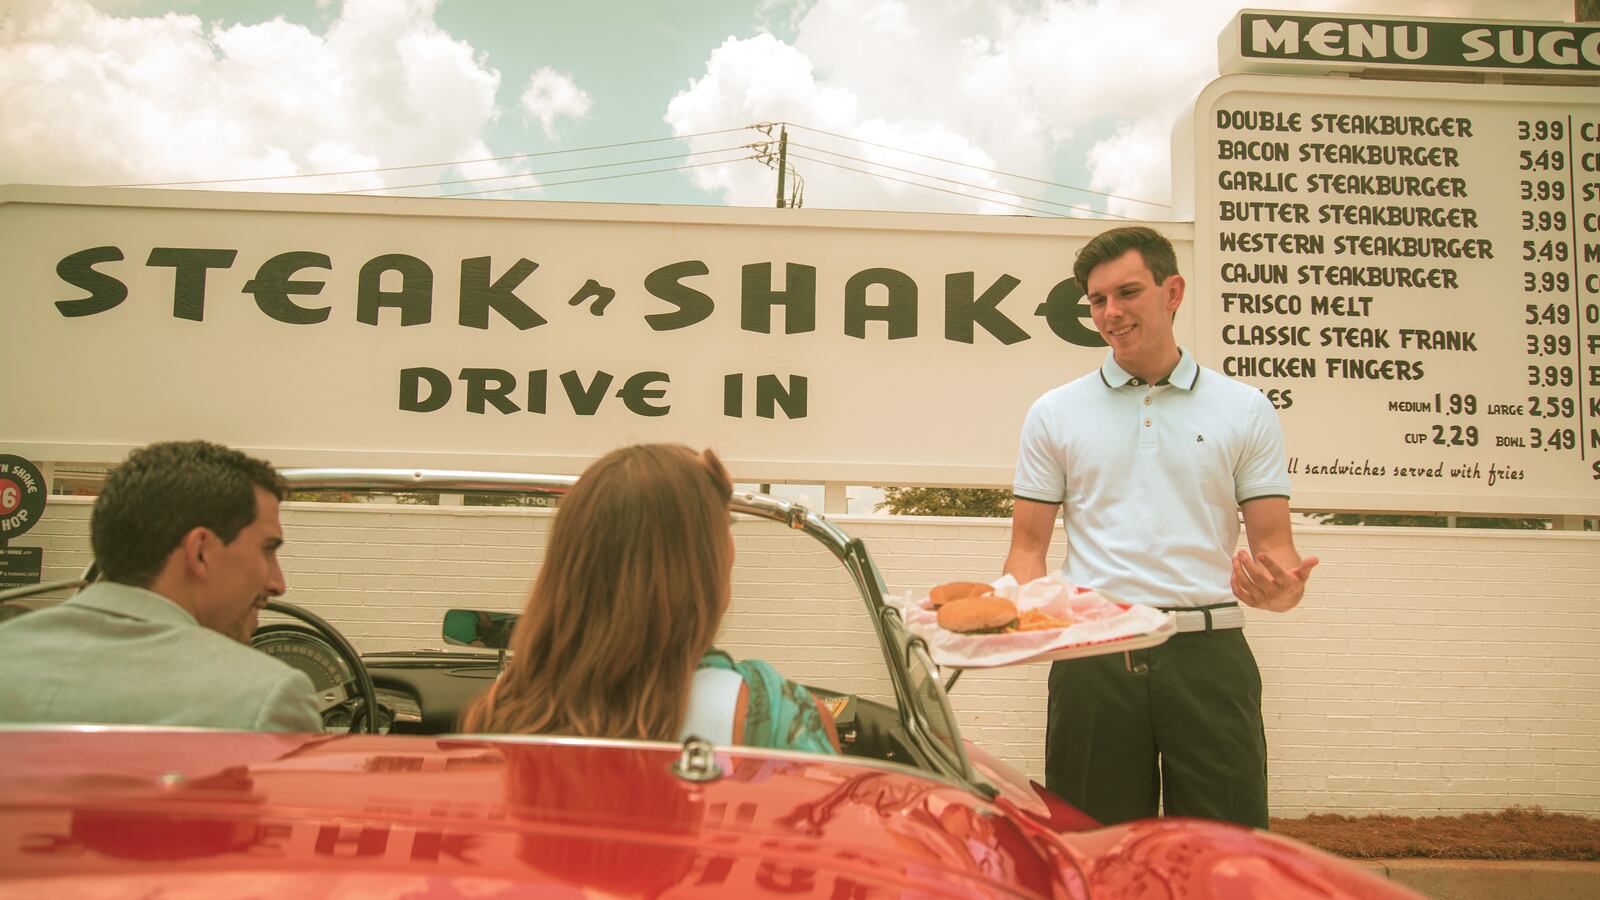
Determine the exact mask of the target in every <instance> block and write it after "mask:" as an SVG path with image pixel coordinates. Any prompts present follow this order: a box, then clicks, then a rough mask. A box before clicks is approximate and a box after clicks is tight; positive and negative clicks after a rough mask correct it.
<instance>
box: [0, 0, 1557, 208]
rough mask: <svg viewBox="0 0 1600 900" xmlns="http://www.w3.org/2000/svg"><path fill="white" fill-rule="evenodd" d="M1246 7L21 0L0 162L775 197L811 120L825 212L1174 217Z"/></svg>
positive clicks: (1025, 0) (1492, 5)
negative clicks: (1173, 150)
mask: <svg viewBox="0 0 1600 900" xmlns="http://www.w3.org/2000/svg"><path fill="white" fill-rule="evenodd" d="M1255 6H1256V8H1271V9H1308V8H1309V9H1317V10H1322V11H1327V12H1348V11H1361V12H1381V13H1384V14H1387V15H1432V16H1446V17H1458V18H1473V19H1483V18H1514V19H1556V20H1570V19H1571V18H1572V9H1573V6H1572V2H1571V0H1517V2H1507V0H1499V2H1490V0H1377V2H1375V0H1314V2H1302V0H1278V2H1272V3H1262V4H1259V5H1255ZM1240 8H1241V5H1240V4H1238V3H1226V2H1219V0H1184V2H1158V0H691V2H677V3H667V2H647V0H570V2H569V0H495V2H490V0H279V2H266V0H159V2H158V0H0V183H38V184H73V185H129V184H137V185H147V184H172V183H184V182H200V181H204V182H206V183H204V184H186V185H184V186H187V187H199V188H210V189H222V190H265V191H294V192H311V193H320V192H333V191H351V192H366V193H389V194H395V195H407V196H441V195H458V196H459V195H464V196H471V197H480V198H483V199H485V200H563V201H597V202H623V203H667V204H710V205H739V206H773V205H776V203H777V198H778V193H777V173H776V167H775V165H774V164H773V157H774V156H775V154H776V152H777V143H776V138H777V137H779V136H780V134H781V129H784V128H786V130H787V136H788V144H787V154H788V161H789V164H790V170H789V171H791V172H792V173H794V175H797V176H798V179H799V180H798V188H799V190H800V193H799V194H798V195H794V194H793V192H794V190H795V189H796V187H797V182H796V180H795V178H794V175H790V176H787V178H786V187H787V188H789V191H790V193H789V195H788V196H789V197H790V199H792V200H797V201H798V202H799V203H800V204H801V205H804V206H806V207H812V208H854V209H885V210H907V211H929V212H939V211H945V212H976V213H998V214H1011V215H1016V214H1023V215H1085V214H1094V213H1097V212H1103V213H1110V214H1113V215H1118V216H1124V217H1133V218H1145V219H1153V220H1160V219H1164V218H1167V217H1168V213H1167V210H1166V204H1167V203H1168V202H1170V189H1171V162H1170V135H1171V130H1172V126H1173V123H1174V121H1175V120H1176V119H1177V118H1178V116H1179V115H1180V113H1182V112H1183V111H1184V110H1185V109H1186V108H1188V107H1189V106H1190V105H1191V103H1192V101H1193V99H1194V97H1195V96H1196V95H1197V94H1198V93H1199V92H1200V90H1201V89H1202V88H1203V87H1204V86H1205V85H1206V84H1207V83H1208V82H1209V81H1210V80H1211V79H1213V78H1215V77H1216V60H1217V35H1218V33H1219V32H1220V31H1221V30H1222V28H1223V27H1224V26H1225V25H1226V24H1227V22H1228V21H1230V20H1231V19H1232V18H1233V16H1234V15H1235V13H1236V12H1237V11H1238V10H1239V9H1240ZM762 123H787V124H786V126H776V125H774V126H770V127H769V128H767V130H766V132H763V131H762V130H759V129H757V128H754V127H751V126H756V125H760V124H762ZM323 173H344V174H323ZM304 176H316V177H304ZM222 179H238V180H231V181H223V180H222ZM999 192H1003V193H999Z"/></svg>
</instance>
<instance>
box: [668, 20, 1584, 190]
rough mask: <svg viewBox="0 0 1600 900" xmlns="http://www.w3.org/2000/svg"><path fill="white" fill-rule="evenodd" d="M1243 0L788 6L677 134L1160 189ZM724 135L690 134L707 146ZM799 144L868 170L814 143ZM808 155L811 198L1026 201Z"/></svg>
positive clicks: (682, 100) (762, 183)
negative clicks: (783, 26)
mask: <svg viewBox="0 0 1600 900" xmlns="http://www.w3.org/2000/svg"><path fill="white" fill-rule="evenodd" d="M1563 4H1564V0H1528V2H1526V3H1523V4H1519V5H1518V9H1517V11H1516V15H1517V16H1520V17H1527V18H1535V19H1537V18H1551V19H1561V18H1569V17H1570V8H1568V7H1565V6H1564V5H1563ZM1245 5H1248V4H1241V3H1239V2H1227V0H1191V2H1188V3H1182V4H1180V3H1173V2H1169V0H992V2H978V0H918V2H914V3H913V2H911V0H817V2H816V3H814V4H813V5H812V6H811V7H810V8H809V9H808V10H806V11H805V13H804V14H803V16H800V17H799V18H798V19H792V20H791V21H796V22H797V25H796V26H795V36H794V39H793V41H791V42H785V41H781V40H779V39H778V38H776V37H773V36H772V35H770V34H764V35H758V36H756V37H752V38H749V39H743V40H741V39H735V38H729V39H728V40H727V41H726V42H724V43H723V44H722V45H721V46H720V47H718V48H717V49H716V50H714V51H713V52H712V54H711V55H710V57H709V58H708V59H707V60H706V67H705V72H704V74H703V76H701V77H699V78H697V79H696V80H694V81H693V82H692V83H691V84H690V86H689V87H688V88H687V89H686V90H684V91H682V92H680V93H679V94H678V95H677V96H676V97H674V98H673V100H672V101H671V103H670V104H669V106H668V109H667V115H666V120H667V121H668V122H669V123H670V124H671V125H672V127H673V129H674V131H675V133H678V134H689V133H693V132H699V131H706V130H709V129H713V128H726V127H734V126H739V125H745V124H749V123H751V122H757V121H776V120H784V121H789V122H795V123H800V124H802V125H807V126H811V128H816V129H825V130H828V131H833V132H837V133H840V134H845V135H850V136H854V137H858V138H860V139H863V140H867V141H873V142H877V143H881V144H887V145H890V146H894V147H901V148H906V149H910V150H916V151H919V152H921V153H924V154H928V155H930V156H940V157H944V158H946V159H951V160H955V161H958V162H964V163H970V164H973V165H978V166H985V167H989V168H994V169H999V170H1002V171H1008V172H1016V173H1021V174H1024V175H1031V176H1034V177H1039V178H1046V179H1050V178H1052V175H1051V164H1052V160H1055V159H1058V158H1064V159H1069V160H1081V164H1078V165H1073V166H1067V167H1064V168H1063V169H1062V174H1061V175H1060V176H1058V177H1059V178H1061V179H1065V180H1068V181H1071V182H1074V183H1077V184H1079V185H1082V186H1085V187H1089V188H1092V189H1094V190H1098V191H1103V192H1107V193H1113V194H1120V195H1124V196H1129V197H1135V198H1141V199H1147V200H1153V201H1158V202H1160V203H1166V202H1169V196H1170V191H1171V184H1170V180H1171V161H1170V155H1171V146H1170V144H1171V140H1170V136H1171V130H1172V126H1173V123H1174V122H1175V121H1176V120H1177V118H1178V117H1179V115H1180V114H1181V113H1182V112H1183V111H1184V110H1185V109H1187V108H1188V107H1189V106H1190V105H1191V104H1192V102H1193V100H1194V97H1195V96H1196V95H1197V94H1198V93H1199V92H1200V90H1201V88H1203V87H1204V86H1205V84H1206V83H1207V82H1209V81H1210V80H1211V79H1213V78H1215V77H1216V71H1217V70H1216V64H1217V41H1216V36H1217V35H1218V34H1219V33H1220V32H1221V30H1222V29H1223V27H1224V26H1225V25H1226V24H1227V22H1228V21H1230V20H1231V19H1232V17H1233V16H1234V15H1235V14H1236V13H1237V12H1238V10H1239V9H1240V8H1242V6H1245ZM1269 6H1271V7H1273V8H1287V9H1295V8H1316V9H1321V10H1326V11H1338V10H1351V11H1354V10H1363V11H1368V12H1375V13H1384V14H1389V15H1429V16H1446V17H1458V18H1474V17H1477V18H1482V17H1498V16H1504V15H1506V12H1505V5H1504V4H1503V3H1495V2H1491V0H1457V2H1447V0H1409V2H1408V0H1278V2H1275V3H1273V4H1269ZM768 7H771V8H774V9H780V10H786V11H788V12H789V13H790V14H791V15H792V14H793V12H794V10H795V7H794V6H793V5H792V4H789V3H782V2H779V0H770V2H769V3H768V4H767V6H765V7H763V9H766V8H768ZM719 139H720V138H719ZM719 139H712V138H700V139H696V140H695V141H693V142H692V143H693V144H694V145H695V149H705V148H707V147H710V146H713V145H714V144H715V142H716V140H719ZM790 139H791V148H794V146H795V143H801V144H807V145H812V146H818V147H827V148H830V149H834V150H837V151H840V152H843V153H848V154H850V155H852V156H857V157H861V158H863V159H871V160H875V161H879V162H885V163H892V164H894V165H897V166H900V167H903V168H908V169H914V170H917V171H922V172H928V173H931V174H935V175H942V176H944V177H947V178H951V179H955V180H959V181H965V182H971V183H974V184H978V185H986V186H999V185H1005V186H1007V187H1008V188H1009V189H1011V190H1013V191H1017V192H1019V193H1022V194H1027V195H1032V196H1040V195H1042V194H1043V193H1044V192H1046V191H1048V190H1049V189H1048V188H1047V187H1045V186H1042V185H1037V184H1031V183H1029V182H1026V181H1017V180H1013V179H1006V178H1002V177H999V176H995V175H989V174H985V173H983V172H980V171H977V170H974V169H969V168H963V167H959V166H950V165H942V164H940V163H937V162H934V161H931V160H928V159H926V158H922V157H917V156H910V155H906V154H896V153H891V152H888V151H885V150H882V149H880V148H874V147H871V146H866V145H863V144H856V143H854V142H851V141H843V140H838V139H835V138H830V137H826V136H823V135H819V134H817V133H816V132H814V131H809V130H792V131H791V133H790ZM724 143H725V142H724ZM795 152H797V153H798V154H800V155H802V156H804V155H813V156H816V157H817V158H819V159H829V160H833V161H835V162H840V163H843V164H846V165H850V166H853V167H856V168H867V166H865V165H863V164H861V163H857V162H851V161H847V160H841V159H838V158H837V157H831V156H826V155H823V154H816V153H815V152H814V151H812V150H808V149H805V148H799V149H796V150H795ZM796 166H797V168H798V169H799V171H800V172H801V173H802V174H803V175H805V176H806V178H807V203H808V205H811V206H838V207H858V208H890V209H893V208H903V209H905V208H909V209H959V210H965V211H1002V212H1015V211H1016V210H1014V209H1011V208H1008V207H1005V206H1003V205H1000V204H998V203H996V202H983V201H978V200H970V199H962V198H956V197H952V196H950V195H948V194H939V193H935V192H933V191H931V190H927V189H923V188H914V187H910V186H906V185H902V184H896V183H894V182H891V181H888V180H886V178H875V177H869V176H865V175H857V174H852V173H847V172H842V171H840V170H839V169H836V168H834V167H833V166H830V165H826V164H822V163H818V162H814V161H807V160H804V159H801V160H797V161H796ZM878 171H879V172H880V174H882V175H883V176H892V177H899V178H911V176H906V175H904V174H903V173H900V172H894V171H889V170H878ZM694 177H695V178H696V180H697V182H698V183H699V184H700V185H701V186H702V187H705V188H708V189H711V190H714V191H718V192H720V193H721V194H722V195H723V196H724V198H725V199H726V200H727V202H730V203H735V204H767V203H770V202H772V200H771V198H772V195H773V191H772V185H773V177H774V176H773V175H772V173H771V172H768V171H766V170H764V169H762V168H761V167H760V166H759V165H757V164H755V163H739V164H733V165H728V166H719V167H714V168H705V169H699V170H696V175H695V176H694ZM936 183H937V182H936ZM938 184H939V185H940V186H941V187H944V188H948V189H951V190H963V191H970V189H969V188H962V187H958V186H955V185H951V184H948V183H938ZM1047 199H1054V200H1066V201H1072V202H1079V203H1084V202H1088V203H1091V204H1092V205H1093V206H1094V207H1095V208H1098V209H1109V210H1111V211H1113V212H1118V213H1121V214H1123V215H1134V216H1143V217H1160V216H1162V215H1164V212H1165V211H1164V210H1163V209H1161V208H1159V207H1151V206H1149V205H1147V204H1137V203H1128V202H1125V201H1121V200H1115V199H1109V198H1105V197H1099V196H1094V197H1089V196H1087V195H1084V194H1073V193H1070V192H1056V193H1054V194H1051V195H1050V196H1049V197H1048V198H1047ZM1017 202H1019V203H1022V204H1023V205H1025V206H1030V207H1034V208H1051V209H1054V210H1055V211H1058V212H1059V211H1061V210H1060V209H1059V207H1043V206H1042V205H1041V204H1039V203H1037V202H1033V201H1026V200H1019V201H1017Z"/></svg>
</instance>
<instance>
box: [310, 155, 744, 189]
mask: <svg viewBox="0 0 1600 900" xmlns="http://www.w3.org/2000/svg"><path fill="white" fill-rule="evenodd" d="M752 146H753V145H751V144H740V145H738V146H734V147H721V148H718V149H716V150H694V151H691V152H688V153H670V154H668V155H666V156H649V157H645V158H644V159H625V160H622V161H621V162H608V163H595V164H593V165H588V166H570V167H568V168H565V169H546V170H545V171H543V172H513V173H511V174H510V175H486V176H484V177H482V178H458V179H454V180H452V181H426V182H420V183H418V184H390V185H385V186H383V187H373V188H350V189H349V190H343V191H327V192H326V193H329V194H367V193H371V192H373V191H405V190H411V189H412V188H427V187H445V186H446V185H451V184H477V183H480V182H485V181H504V180H505V179H507V178H529V177H533V176H540V177H542V176H545V175H559V174H561V173H563V172H584V171H588V170H590V169H610V168H615V167H617V166H633V165H639V164H642V163H648V162H660V161H661V160H663V159H682V158H684V157H689V156H704V155H706V154H707V153H727V152H728V151H730V150H749V149H750V148H751V147H752Z"/></svg>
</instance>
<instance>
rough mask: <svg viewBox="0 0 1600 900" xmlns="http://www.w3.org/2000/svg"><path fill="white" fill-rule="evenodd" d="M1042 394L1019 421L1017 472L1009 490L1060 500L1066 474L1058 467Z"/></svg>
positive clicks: (1058, 456)
mask: <svg viewBox="0 0 1600 900" xmlns="http://www.w3.org/2000/svg"><path fill="white" fill-rule="evenodd" d="M1048 418H1049V417H1048V416H1047V415H1046V411H1045V398H1044V397H1040V398H1039V399H1038V400H1036V401H1034V404H1033V407H1032V408H1030V409H1029V410H1028V418H1027V419H1026V420H1025V421H1024V422H1023V424H1022V439H1021V440H1020V441H1019V442H1018V444H1019V446H1018V448H1017V472H1016V475H1015V476H1014V477H1013V480H1012V483H1011V490H1012V493H1014V494H1015V495H1016V496H1018V497H1021V498H1023V499H1025V500H1037V501H1039V502H1040V503H1060V502H1061V501H1062V499H1063V498H1065V497H1066V495H1067V493H1066V490H1067V474H1066V472H1065V471H1063V470H1062V467H1061V449H1060V448H1059V447H1057V446H1056V442H1055V440H1054V439H1053V438H1052V436H1051V434H1050V426H1049V421H1048Z"/></svg>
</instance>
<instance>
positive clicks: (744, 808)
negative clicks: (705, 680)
mask: <svg viewBox="0 0 1600 900" xmlns="http://www.w3.org/2000/svg"><path fill="white" fill-rule="evenodd" d="M0 741H3V743H4V746H5V754H4V761H5V765H4V767H3V769H0V894H4V895H5V896H8V897H10V896H39V897H49V898H55V897H59V896H84V897H128V896H139V897H147V896H162V897H190V896H192V897H208V898H210V897H223V898H226V897H260V896H294V897H296V898H301V900H309V898H317V897H322V896H332V895H338V896H350V895H360V896H370V897H407V898H413V897H473V898H485V897H498V896H506V897H511V896H526V895H527V894H529V893H537V894H540V895H554V896H569V895H570V896H574V897H579V896H583V897H610V896H618V897H634V896H651V897H654V896H662V895H676V896H696V897H703V896H726V897H752V896H773V895H784V896H802V897H804V896H824V897H830V898H873V897H879V896H907V895H909V896H927V897H936V896H961V897H974V896H992V897H1071V898H1088V897H1094V898H1103V897H1117V898H1122V897H1126V898H1141V900H1157V898H1179V897H1182V898H1192V900H1202V898H1208V897H1215V898H1223V897H1227V898H1245V897H1252V898H1253V897H1262V898H1264V897H1272V898H1290V900H1293V898H1323V897H1351V898H1355V897H1375V898H1381V897H1408V896H1412V895H1410V894H1409V893H1408V892H1406V891H1405V890H1403V889H1400V888H1397V887H1396V886H1395V885H1393V884H1392V883H1390V882H1386V881H1383V880H1381V879H1378V878H1376V877H1374V876H1372V875H1369V874H1368V873H1366V872H1363V871H1361V870H1360V869H1357V868H1355V867H1354V866H1350V865H1348V864H1347V863H1344V862H1342V861H1340V860H1337V859H1335V858H1333V857H1331V856H1327V855H1325V854H1322V853H1320V852H1318V851H1315V850H1313V849H1311V848H1309V847H1306V846H1304V845H1301V844H1298V843H1296V842H1294V841H1291V840H1287V839H1283V838H1278V837H1275V836H1273V835H1270V834H1267V833H1265V832H1259V831H1254V830H1251V829H1247V828H1240V827H1236V826H1231V825H1224V824H1220V823H1215V822H1204V821H1198V820H1182V819H1160V820H1151V821H1146V822H1139V823H1133V824H1130V825H1124V826H1116V827H1110V828H1100V829H1094V830H1087V831H1080V830H1070V831H1066V832H1063V831H1062V830H1061V826H1062V825H1063V824H1070V825H1072V826H1073V828H1074V829H1076V828H1078V827H1080V826H1081V821H1080V819H1081V817H1078V818H1073V817H1067V818H1066V819H1065V820H1064V819H1063V818H1062V817H1061V816H1060V815H1042V814H1041V811H1044V810H1045V805H1043V804H1039V803H1031V804H1030V803H1018V802H1014V797H1015V795H1016V794H1017V791H1015V790H1002V791H1001V792H1000V793H999V795H998V796H997V797H996V798H995V799H994V800H992V801H991V800H988V799H985V798H984V797H983V796H980V795H979V794H978V793H977V792H974V791H972V790H969V789H967V788H965V787H963V786H960V785H956V784H953V783H950V782H946V781H942V780H938V779H935V778H929V777H926V776H923V775H920V774H918V773H916V772H913V771H911V770H909V769H905V768H903V767H899V766H895V765H890V764H883V763H874V762H871V761H860V760H854V759H849V758H838V757H826V756H817V755H811V754H801V753H788V752H779V751H763V750H756V749H751V748H732V749H725V750H719V751H718V752H717V753H716V755H715V758H716V761H717V764H718V766H719V767H720V769H721V770H722V772H721V775H720V777H717V778H715V779H713V780H709V781H703V782H695V781H691V780H688V779H686V778H685V777H682V776H680V775H679V774H677V773H676V772H675V771H674V769H673V766H674V763H676V762H678V761H679V759H680V754H681V749H680V748H679V747H678V746H677V745H674V744H669V743H644V742H630V741H590V740H579V739H571V738H548V737H522V738H477V737H473V738H467V737H444V738H437V737H404V736H395V735H389V736H368V735H343V736H324V735H273V734H244V733H237V732H217V731H204V730H187V731H182V730H172V729H162V730H149V729H128V728H92V727H91V728H61V729H51V730H16V729H5V733H4V734H3V735H0ZM1056 805H1059V801H1056Z"/></svg>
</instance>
